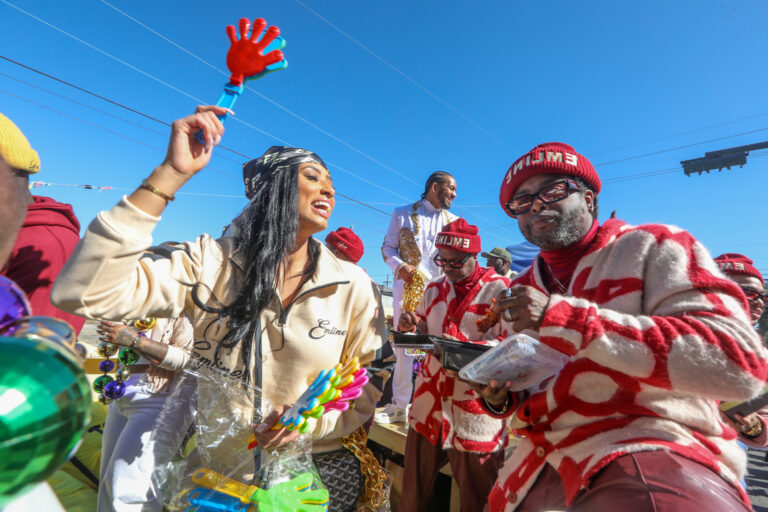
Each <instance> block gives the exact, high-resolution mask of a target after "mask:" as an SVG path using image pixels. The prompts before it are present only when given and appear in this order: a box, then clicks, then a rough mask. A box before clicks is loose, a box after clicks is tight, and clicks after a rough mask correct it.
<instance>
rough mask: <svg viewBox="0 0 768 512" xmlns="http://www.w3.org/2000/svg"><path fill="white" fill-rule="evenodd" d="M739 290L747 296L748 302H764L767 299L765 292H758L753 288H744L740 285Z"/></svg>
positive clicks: (767, 295)
mask: <svg viewBox="0 0 768 512" xmlns="http://www.w3.org/2000/svg"><path fill="white" fill-rule="evenodd" d="M741 291H743V292H744V295H746V296H747V300H748V301H749V302H757V301H762V302H763V304H765V303H766V301H767V300H766V299H768V294H766V293H760V292H759V291H757V290H755V289H754V288H745V287H743V286H742V287H741Z"/></svg>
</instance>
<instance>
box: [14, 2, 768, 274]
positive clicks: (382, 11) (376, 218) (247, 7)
mask: <svg viewBox="0 0 768 512" xmlns="http://www.w3.org/2000/svg"><path fill="white" fill-rule="evenodd" d="M302 1H304V0H302ZM110 4H111V5H112V6H113V7H115V8H117V9H120V10H122V11H123V12H124V13H125V14H126V15H128V16H131V17H133V18H134V19H135V20H137V21H138V22H140V23H141V24H144V25H145V26H146V27H148V28H149V29H151V30H153V31H155V32H156V33H159V34H161V35H162V36H163V37H165V38H167V39H168V40H171V41H173V42H174V43H176V44H177V45H179V46H180V47H181V48H179V47H176V46H174V45H173V44H171V43H169V42H168V41H167V40H165V39H163V38H161V37H160V36H158V35H156V34H155V33H153V32H151V31H150V30H148V29H147V28H145V27H143V26H141V25H140V24H139V23H137V22H136V21H133V20H131V19H129V18H128V17H127V16H126V15H124V14H121V13H120V12H118V11H117V10H115V9H114V8H113V7H110ZM110 4H107V3H105V2H101V1H96V0H92V1H88V2H85V1H83V2H51V1H35V0H0V48H1V49H2V50H1V51H0V55H4V56H5V57H8V58H11V59H14V60H16V61H19V62H22V63H24V64H26V65H28V66H31V67H34V68H36V69H39V70H41V71H44V72H46V73H49V74H51V75H54V76H56V77H58V78H61V79H63V80H66V81H69V82H72V83H74V84H77V85H79V86H81V87H84V88H87V89H89V90H91V91H94V92H96V93H98V94H101V95H103V96H106V97H108V98H111V99H113V100H115V101H118V102H120V103H123V104H125V105H128V106H131V107H132V108H135V109H136V110H139V111H142V112H145V113H147V114H150V115H152V116H154V117H157V118H159V119H162V120H165V121H169V122H170V121H172V120H173V119H175V118H177V117H181V116H183V115H186V114H187V113H189V112H191V111H192V110H194V107H195V105H196V104H197V103H198V101H197V100H196V99H194V98H199V99H201V100H204V101H206V102H211V103H212V102H215V101H216V99H217V98H218V96H219V94H220V91H221V88H222V86H223V84H224V83H225V81H226V75H225V74H222V73H219V72H217V71H216V70H215V69H212V68H211V67H209V66H208V65H206V64H205V63H203V62H201V61H200V60H197V59H196V58H195V57H197V58H199V59H202V60H203V61H206V62H208V63H210V64H211V65H212V66H213V67H215V68H218V69H219V70H224V71H226V66H225V56H226V52H227V49H228V47H229V41H228V39H227V37H226V34H225V33H224V27H225V26H226V25H228V24H235V25H236V24H237V20H238V19H239V18H241V17H243V16H245V17H249V18H255V17H264V18H266V20H267V22H269V23H270V24H275V25H277V26H279V27H280V29H281V31H282V35H283V36H284V37H285V39H286V40H287V43H288V44H287V46H286V48H285V49H284V51H285V54H286V56H287V59H288V61H289V67H288V69H286V70H284V71H280V72H279V73H274V74H272V75H270V76H268V77H266V78H264V79H262V80H258V81H255V82H250V83H249V85H250V87H252V88H254V89H255V90H256V91H258V93H259V94H261V96H259V94H257V93H256V92H254V91H249V90H246V91H245V93H244V94H243V96H242V97H241V98H240V99H239V101H238V103H237V105H236V106H235V111H236V112H237V116H236V117H237V119H239V120H240V121H244V122H245V123H248V124H249V125H251V126H252V127H256V128H258V129H260V130H261V131H257V130H256V129H254V128H252V127H251V126H247V125H246V124H243V123H241V122H236V121H235V120H228V121H227V133H226V134H225V137H224V141H223V142H222V144H224V145H225V146H227V147H230V148H232V149H235V150H237V151H238V152H240V153H243V154H246V155H249V156H252V157H256V156H258V155H260V154H261V153H262V152H263V151H264V150H265V149H266V148H267V147H269V146H271V145H273V144H281V143H283V142H281V141H284V142H288V143H290V144H293V145H298V146H302V147H306V148H309V149H312V150H313V151H315V152H317V153H318V154H319V155H320V156H321V157H323V159H325V160H326V162H328V163H329V164H331V165H330V170H331V173H332V174H333V177H334V182H335V184H336V187H337V191H338V192H340V193H342V194H345V195H347V196H350V197H353V198H354V199H356V200H358V201H362V202H364V203H367V204H369V205H371V206H373V207H374V208H376V209H378V210H383V211H385V212H391V210H392V209H393V208H394V207H395V206H399V205H402V204H406V203H410V202H413V201H414V200H416V199H417V198H418V196H419V195H420V193H421V191H422V189H423V182H424V180H425V178H426V177H427V176H428V175H429V173H430V172H431V171H433V170H437V169H441V170H447V171H449V172H451V173H453V174H454V175H455V176H456V178H457V181H458V188H459V190H458V198H457V200H456V201H455V203H454V211H455V212H456V213H458V214H459V215H462V216H464V217H465V218H466V219H467V220H468V221H469V222H471V223H474V224H477V225H478V226H479V227H480V234H481V236H482V240H483V247H484V248H485V250H489V249H491V248H493V247H494V246H496V245H509V244H514V243H518V242H521V241H522V236H521V235H520V233H519V231H518V229H517V226H516V223H515V221H514V220H513V219H510V218H508V217H507V216H506V215H505V214H504V213H503V212H502V210H501V208H500V207H499V205H498V188H499V184H500V182H501V179H502V177H503V175H504V172H505V171H506V169H507V167H508V166H509V165H510V164H511V163H512V162H513V161H514V160H515V158H516V157H517V156H519V155H520V154H522V153H523V152H525V151H527V150H528V149H530V148H531V147H533V146H534V145H536V144H537V143H540V142H545V141H550V140H559V141H563V142H567V143H569V144H571V145H573V146H574V147H575V148H576V149H577V150H578V151H579V152H580V153H582V154H584V155H586V156H587V157H588V158H589V159H590V160H591V161H592V162H593V164H595V166H596V167H597V170H598V172H599V173H600V176H601V178H602V179H603V183H604V185H603V192H602V193H601V195H600V219H601V220H604V219H605V218H607V217H608V215H609V214H610V212H611V211H612V210H616V211H617V216H618V217H619V218H621V219H623V220H625V221H627V222H630V223H633V224H639V223H647V222H663V223H671V224H676V225H679V226H681V227H683V228H685V229H688V230H689V231H691V232H692V233H693V234H694V235H695V236H696V237H697V238H699V239H700V240H701V241H702V242H704V244H705V245H706V246H707V247H708V248H709V249H710V251H711V252H712V253H713V255H716V254H719V253H722V252H742V253H745V254H747V255H748V256H750V257H752V258H753V259H755V260H756V266H757V267H758V268H760V269H761V270H762V271H763V273H765V274H768V240H767V239H766V237H764V236H763V233H764V229H763V224H764V223H763V221H762V217H763V216H764V213H765V208H764V193H763V190H764V189H765V185H766V183H767V182H768V177H767V176H766V173H765V172H766V170H768V158H761V157H760V155H761V154H762V153H766V152H765V151H763V152H756V153H753V154H752V156H751V157H750V159H749V162H748V164H747V165H746V166H745V167H744V168H742V169H734V170H731V171H723V172H722V173H717V172H715V173H713V174H710V175H703V176H693V177H686V176H685V175H684V174H683V172H682V170H681V169H680V168H679V162H680V160H683V159H689V158H695V157H699V156H703V154H704V152H706V151H711V150H715V149H720V148H725V147H731V146H737V145H742V144H750V143H754V142H760V141H764V140H768V98H767V97H766V93H765V90H766V89H765V84H766V83H768V68H766V67H765V65H764V59H763V58H762V57H761V56H763V55H764V53H765V49H766V47H768V31H766V30H765V20H766V18H767V15H768V4H766V3H765V2H761V1H757V0H754V1H746V0H745V1H742V2H724V1H720V2H714V1H676V2H664V1H647V2H607V1H603V2H597V1H584V2H571V1H558V2H519V1H487V2H482V3H480V4H477V5H479V6H480V7H478V6H477V5H475V6H471V5H470V4H469V3H468V2H458V1H440V2H437V1H420V2H413V1H410V2H405V1H399V0H398V1H390V2H364V1H351V0H337V1H333V2H331V1H315V2H311V4H310V3H309V0H306V2H305V3H301V2H299V1H297V0H282V1H280V2H271V3H270V2H246V1H228V2H222V5H216V4H215V3H214V2H201V1H195V0H191V1H190V0H187V1H184V2H181V1H171V0H169V1H164V2H150V1H145V0H135V1H132V2H120V1H119V0H110ZM14 5H15V6H16V7H18V8H20V9H23V10H24V11H26V12H27V13H28V14H25V13H23V12H21V11H20V10H19V9H17V8H14V7H13V6H14ZM310 9H312V10H314V13H313V12H312V11H311V10H310ZM315 13H316V14H315ZM30 15H32V16H35V17H37V18H39V19H40V20H43V21H40V20H38V19H35V18H33V17H32V16H30ZM318 15H319V16H322V18H324V19H322V18H320V17H319V16H318ZM46 23H47V24H46ZM51 25H52V26H54V27H56V28H53V27H52V26H51ZM334 27H335V28H334ZM57 28H58V29H59V30H57ZM61 31H65V32H67V33H69V34H70V35H71V36H74V37H75V38H77V39H79V40H80V41H81V42H79V41H78V40H76V39H74V38H73V37H70V36H67V35H65V34H64V33H62V32H61ZM345 34H346V35H345ZM355 41H356V42H357V43H359V44H356V42H355ZM84 43H87V44H84ZM88 45H90V46H88ZM360 45H363V46H364V47H366V48H367V49H368V50H366V49H364V48H362V47H361V46H360ZM107 54H109V55H111V56H113V57H114V58H112V57H109V56H108V55H107ZM118 59H119V60H118ZM120 61H122V62H120ZM9 77H12V78H9ZM152 77H154V78H152ZM18 80H21V81H23V82H25V83H22V82H19V81H18ZM161 82H164V83H165V84H167V85H163V83H161ZM39 88H43V89H46V90H47V91H50V92H53V93H55V94H56V95H59V96H55V95H52V94H50V92H46V91H44V90H41V89H39ZM70 100H75V101H76V102H78V103H79V104H78V103H73V102H72V101H70ZM83 104H84V105H87V106H90V107H94V108H96V109H98V111H95V110H92V109H89V108H87V107H86V106H84V105H83ZM45 107H47V108H45ZM51 109H53V110H51ZM0 111H2V112H3V113H5V114H6V115H8V116H9V117H10V118H11V119H13V120H14V121H15V122H16V123H17V124H18V125H19V126H20V127H21V128H22V130H23V131H24V132H25V134H26V135H27V137H28V138H29V139H30V141H31V143H32V145H33V147H35V148H36V149H37V150H38V152H39V153H40V155H41V158H42V171H41V172H40V174H39V175H38V177H36V178H35V179H39V180H42V181H45V182H49V183H59V184H75V185H77V184H90V185H95V186H111V187H114V189H115V190H105V191H95V190H83V189H77V188H71V187H44V188H38V189H36V190H35V193H38V194H41V195H49V196H52V197H55V198H57V199H58V200H60V201H62V202H67V203H71V204H72V205H73V206H74V208H75V212H76V213H77V215H78V217H79V218H80V220H81V222H82V223H83V225H84V226H85V225H87V223H88V222H90V220H91V219H92V218H93V217H94V216H95V215H96V214H97V213H98V211H100V210H103V209H107V208H109V207H110V206H112V205H113V204H114V203H115V202H116V201H117V200H118V199H119V197H120V194H121V193H123V192H122V191H120V190H117V189H120V188H125V189H128V190H132V189H133V188H135V186H136V185H138V184H139V183H140V181H141V179H143V178H144V177H146V176H147V175H148V174H149V173H150V172H151V170H152V169H153V167H154V166H156V165H157V164H158V163H159V162H160V161H161V159H162V157H163V154H164V148H165V144H166V133H167V131H168V129H167V128H165V127H164V126H162V125H159V124H156V123H154V122H152V121H150V120H147V119H145V118H142V117H140V116H138V115H136V114H133V113H130V112H127V111H125V110H122V109H119V108H117V107H115V106H112V105H110V104H108V103H105V102H103V101H100V100H98V99H96V98H93V97H91V96H88V95H86V94H84V93H82V92H78V91H76V90H74V89H71V88H69V87H66V86H64V85H61V84H58V83H56V82H54V81H52V80H50V79H48V78H45V77H42V76H40V75H38V74H36V73H33V72H31V71H28V70H25V69H23V68H20V67H18V66H16V65H14V64H11V63H9V62H7V61H4V60H0ZM64 114H66V115H64ZM114 116H117V117H114ZM748 132H751V133H748ZM738 134H742V135H738ZM734 135H735V136H734ZM726 137H727V138H726ZM713 139H721V140H713ZM706 141H711V142H706ZM685 146H688V147H685ZM672 148H678V149H672ZM670 149H672V150H670ZM643 155H645V156H643ZM244 160H245V159H244V158H243V157H241V156H238V155H235V154H232V153H228V152H226V151H223V150H221V149H220V148H219V149H217V150H216V153H215V154H214V158H213V160H212V162H211V165H210V169H208V170H206V171H205V172H203V173H201V174H200V175H198V176H197V177H196V178H195V179H194V180H193V181H191V182H190V183H189V184H188V185H187V187H186V188H185V189H183V192H186V193H195V194H219V195H222V196H234V197H214V196H210V195H179V196H178V198H177V200H176V201H175V202H174V203H173V204H172V205H171V206H170V207H169V208H168V210H167V211H166V213H165V214H164V217H163V220H162V222H161V223H160V225H159V227H158V228H157V230H156V232H155V238H156V240H157V241H162V240H170V239H173V240H186V239H191V238H194V237H195V236H197V235H198V234H200V233H202V232H208V233H212V234H218V233H220V230H221V228H222V226H224V225H225V224H227V223H228V222H229V220H230V219H231V218H232V217H234V216H235V215H236V214H237V213H238V211H239V210H240V209H241V208H242V207H243V206H244V204H245V200H244V199H243V198H242V193H243V192H242V190H243V186H242V181H241V178H240V177H241V167H240V164H241V163H242V162H243V161H244ZM619 160H620V161H619ZM617 161H618V162H617ZM655 171H661V172H660V173H656V174H654V172H655ZM644 173H648V175H645V176H637V175H640V174H644ZM626 177H631V179H629V178H626ZM387 223H388V215H384V214H382V213H380V212H377V211H375V210H373V209H370V208H366V207H361V206H359V205H357V204H355V203H353V202H351V201H349V200H347V199H344V198H342V197H337V206H336V209H335V211H334V213H333V215H332V217H331V221H330V227H331V228H332V229H334V228H336V227H338V226H352V227H353V229H354V230H355V231H356V232H358V233H359V234H360V236H361V237H362V239H363V241H364V243H365V247H366V253H365V256H364V257H363V260H362V262H361V265H362V266H363V267H364V268H365V269H366V270H367V271H368V273H369V274H371V275H372V276H373V277H374V278H375V279H376V280H377V281H379V282H382V281H383V280H384V279H385V275H386V274H387V273H388V268H387V267H386V266H385V265H384V263H383V262H382V260H381V256H380V252H379V247H380V245H381V241H382V238H383V236H384V231H385V230H386V226H387ZM318 236H319V238H321V239H322V238H324V237H325V233H321V234H319V235H318ZM390 279H391V278H390Z"/></svg>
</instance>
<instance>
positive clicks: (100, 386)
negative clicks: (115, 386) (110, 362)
mask: <svg viewBox="0 0 768 512" xmlns="http://www.w3.org/2000/svg"><path fill="white" fill-rule="evenodd" d="M113 380H115V379H113V378H112V377H111V376H109V375H100V376H98V377H96V378H95V379H94V380H93V390H94V391H95V392H97V393H101V392H102V391H104V386H106V385H107V384H109V383H110V382H112V381H113Z"/></svg>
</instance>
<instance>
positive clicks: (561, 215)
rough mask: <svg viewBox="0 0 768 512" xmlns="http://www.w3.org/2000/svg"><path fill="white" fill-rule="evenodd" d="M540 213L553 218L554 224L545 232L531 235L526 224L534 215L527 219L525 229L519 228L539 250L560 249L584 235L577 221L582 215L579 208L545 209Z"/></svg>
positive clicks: (528, 223)
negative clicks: (567, 209)
mask: <svg viewBox="0 0 768 512" xmlns="http://www.w3.org/2000/svg"><path fill="white" fill-rule="evenodd" d="M542 213H545V214H546V216H547V217H550V216H552V218H553V219H554V221H553V222H554V224H555V225H554V226H553V227H552V228H551V229H550V230H549V231H548V232H547V233H544V234H542V235H533V234H532V233H531V230H530V229H528V226H529V225H530V223H531V222H532V221H533V220H534V219H535V218H536V217H532V218H531V219H529V220H528V222H527V223H526V226H525V229H524V230H523V229H521V231H522V233H523V236H524V237H525V238H526V240H528V241H529V242H531V243H532V244H534V245H536V246H538V247H539V248H541V250H543V251H552V250H555V249H562V248H563V247H568V246H569V245H572V244H574V243H576V242H578V241H579V240H580V239H581V237H582V236H584V229H583V227H582V226H581V223H580V222H579V221H580V220H581V218H582V217H583V215H584V212H583V211H582V209H581V208H574V209H572V210H570V211H567V212H555V211H554V210H546V211H545V212H542ZM539 215H541V214H539Z"/></svg>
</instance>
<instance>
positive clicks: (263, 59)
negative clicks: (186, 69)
mask: <svg viewBox="0 0 768 512" xmlns="http://www.w3.org/2000/svg"><path fill="white" fill-rule="evenodd" d="M250 26H251V24H250V22H249V21H248V18H240V39H238V38H237V32H236V31H235V27H234V26H232V25H228V26H227V35H228V36H229V41H230V43H232V44H231V46H230V47H229V51H228V52H227V67H228V68H229V71H230V73H231V75H230V76H229V83H227V84H226V85H224V92H223V93H222V94H221V96H220V97H219V101H217V102H216V105H217V106H219V107H224V108H228V109H230V110H231V109H232V107H233V106H234V105H235V101H237V97H238V96H240V94H242V92H243V81H244V80H256V79H258V78H261V77H263V76H265V75H268V74H269V73H272V72H273V71H278V70H281V69H285V68H286V67H287V66H288V61H286V60H285V57H284V56H283V52H281V51H280V50H281V49H282V48H283V47H284V46H285V39H283V38H282V37H280V29H279V28H277V27H275V26H272V27H269V28H268V29H267V31H266V32H265V33H264V36H263V37H262V38H261V39H259V36H260V35H261V33H262V32H264V28H265V27H266V26H267V22H266V21H265V20H264V19H263V18H256V19H255V20H254V21H253V30H252V31H251V35H250V37H248V29H249V28H250ZM265 52H266V53H265ZM218 117H219V119H221V120H222V121H223V120H224V119H226V117H227V116H226V114H224V115H221V116H218ZM197 140H198V142H200V143H201V144H205V140H204V139H203V131H202V130H200V131H199V132H197Z"/></svg>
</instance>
